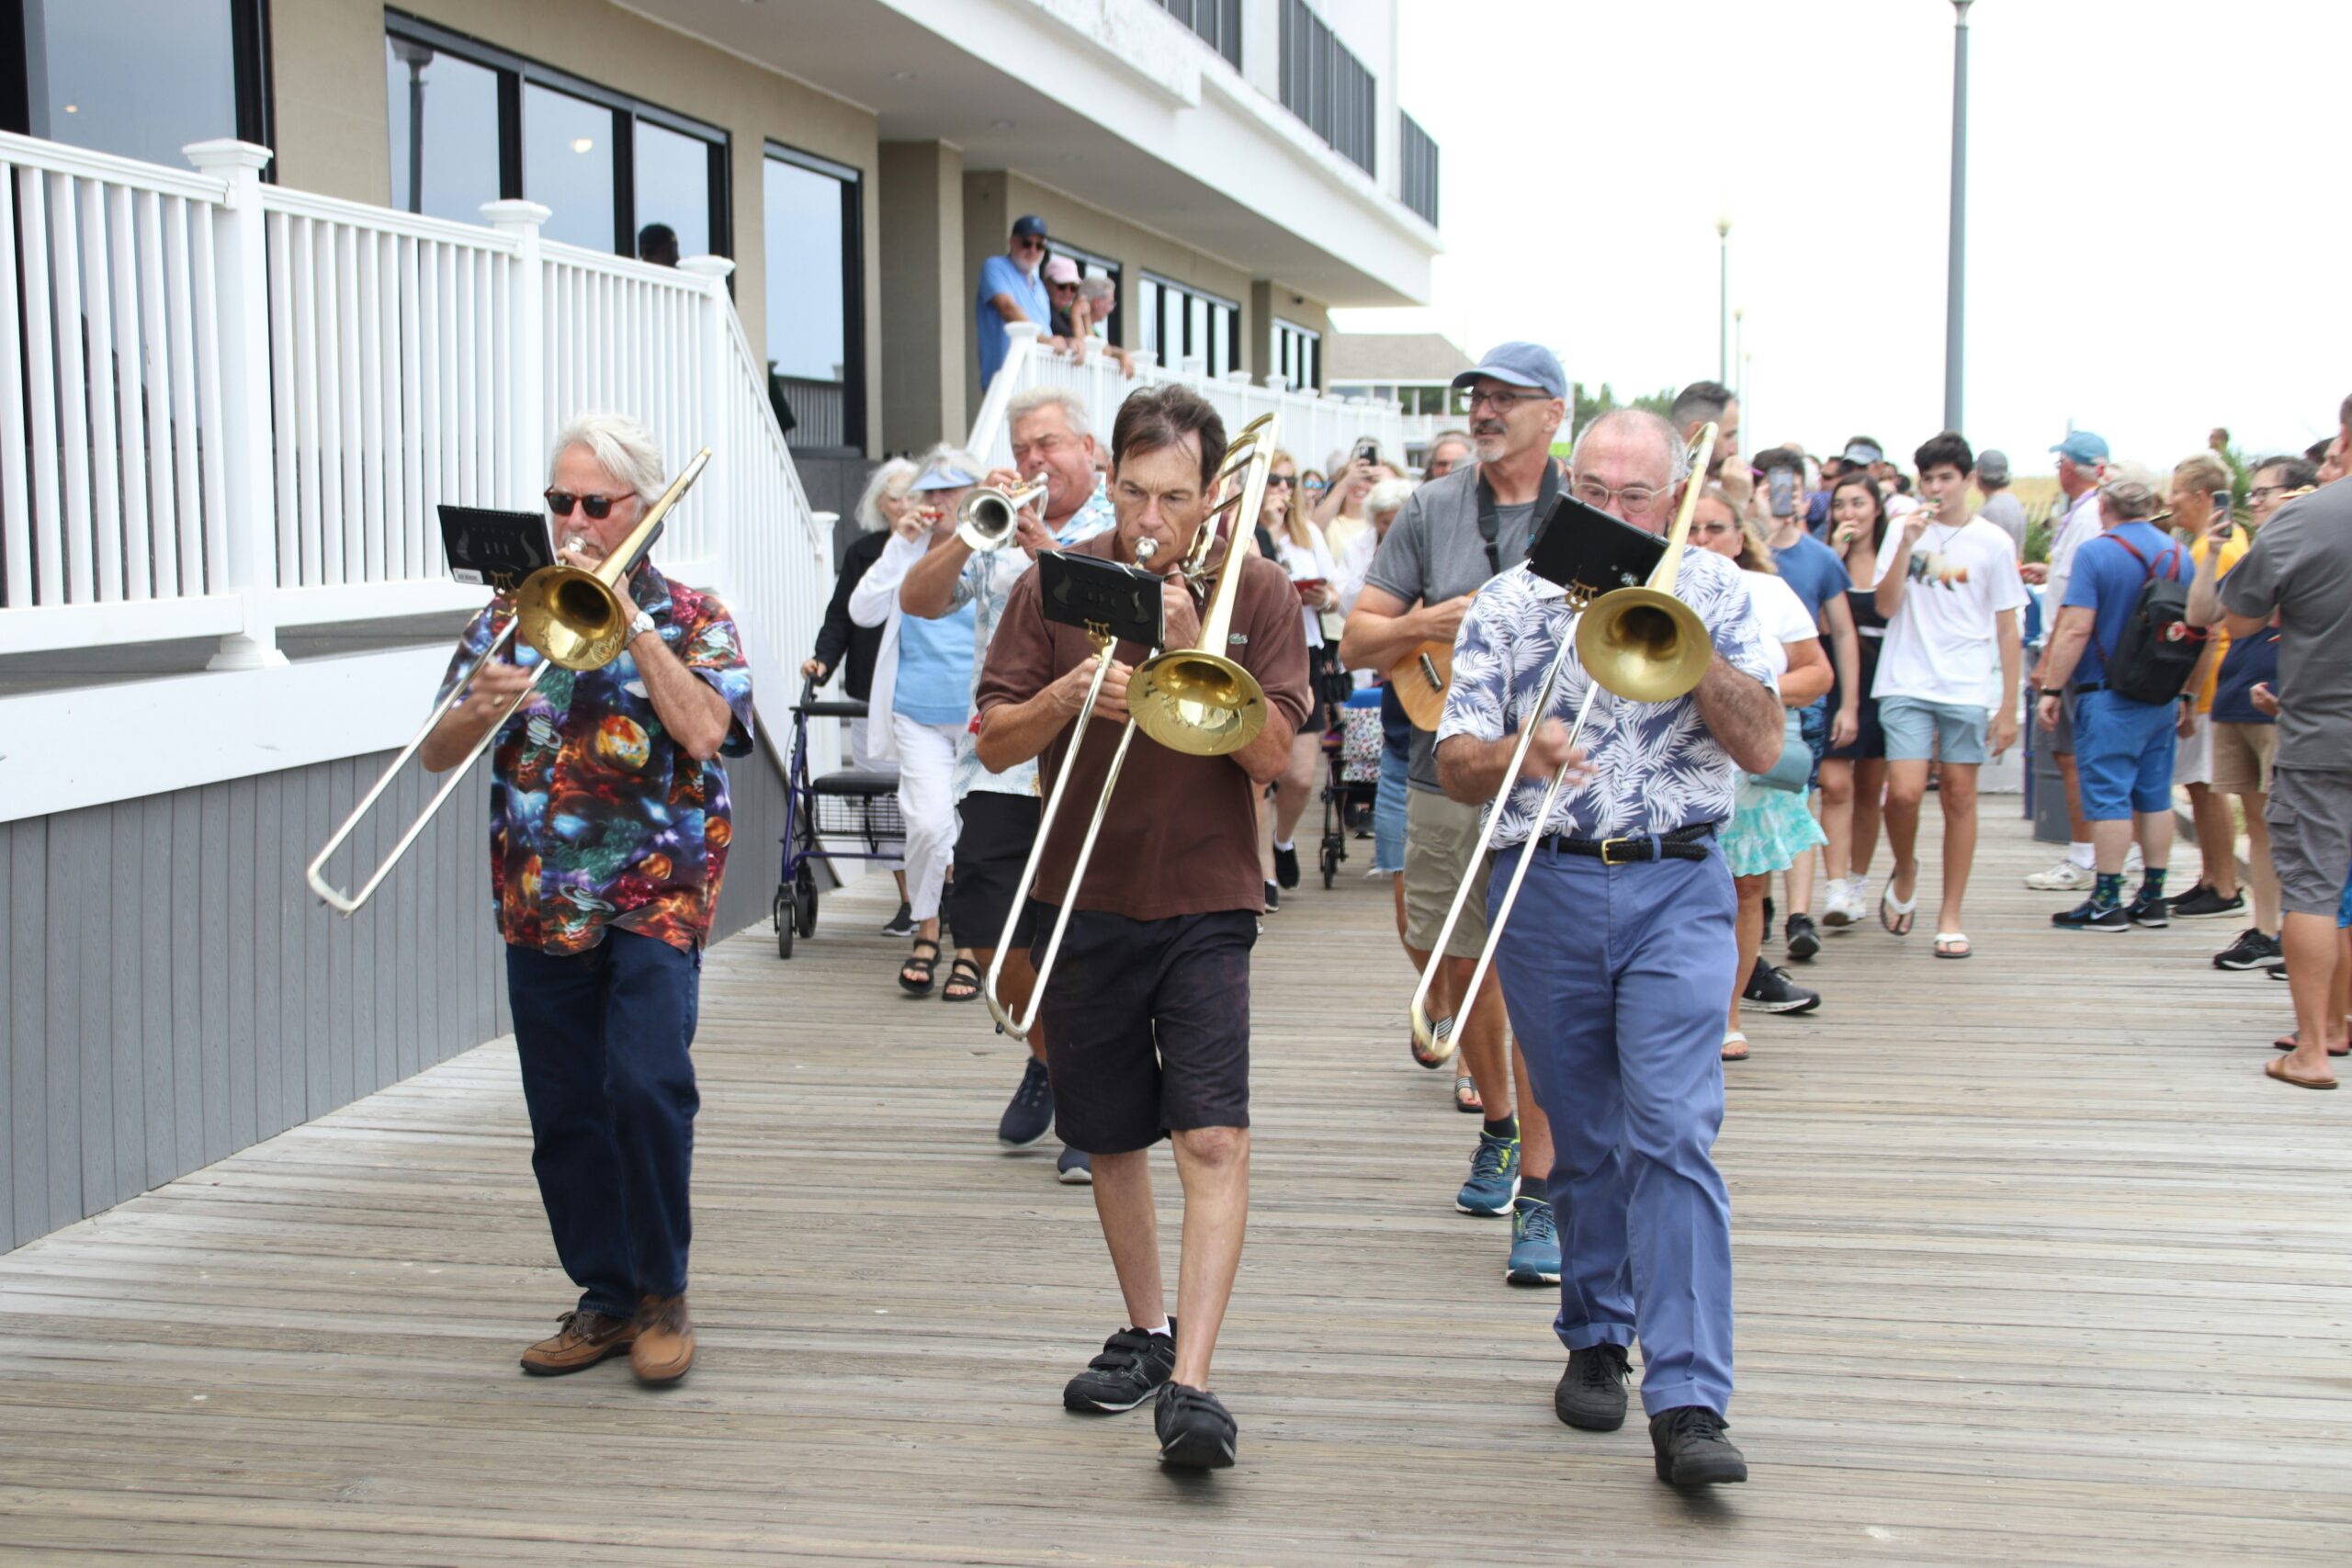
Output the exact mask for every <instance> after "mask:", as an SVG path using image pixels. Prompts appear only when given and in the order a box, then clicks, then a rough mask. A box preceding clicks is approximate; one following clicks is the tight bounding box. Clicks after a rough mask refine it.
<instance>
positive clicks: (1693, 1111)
mask: <svg viewBox="0 0 2352 1568" xmlns="http://www.w3.org/2000/svg"><path fill="white" fill-rule="evenodd" d="M1690 462H1691V454H1690V452H1689V451H1688V450H1687V449H1686V448H1685V447H1684V446H1683V445H1682V442H1681V440H1680V438H1679V435H1678V434H1677V433H1676V431H1675V429H1674V427H1673V426H1672V425H1671V424H1669V423H1667V422H1666V421H1665V420H1663V419H1660V418H1659V417H1658V416H1657V415H1655V414H1652V413H1647V412H1641V411H1638V410H1621V411H1618V412H1612V413H1608V414H1604V415H1602V416H1601V417H1600V419H1598V420H1596V421H1594V422H1593V423H1592V424H1591V426H1589V428H1588V429H1587V430H1586V432H1585V434H1584V435H1583V436H1582V438H1581V439H1579V440H1578V441H1577V446H1576V450H1575V454H1574V456H1573V457H1571V459H1570V467H1569V475H1568V481H1569V489H1570V493H1571V494H1573V495H1574V496H1575V497H1576V498H1577V499H1578V500H1580V501H1582V502H1585V503H1586V504H1588V505H1589V506H1593V507H1595V508H1598V509H1600V510H1601V511H1605V512H1608V513H1612V514H1614V515H1615V516H1617V517H1619V518H1621V519H1623V521H1625V522H1627V523H1629V524H1632V525H1634V526H1636V527H1640V528H1643V529H1645V530H1647V531H1649V532H1651V533H1653V534H1656V533H1662V532H1665V531H1666V525H1667V521H1668V518H1669V517H1670V516H1672V515H1673V514H1674V512H1675V505H1674V503H1675V502H1676V499H1677V496H1678V493H1679V491H1681V489H1682V488H1683V486H1684V483H1685V481H1686V479H1688V476H1689V465H1690ZM1677 542H1678V543H1679V540H1678V541H1677ZM1674 592H1675V595H1676V597H1677V598H1679V600H1680V601H1681V603H1682V604H1684V605H1687V606H1688V607H1689V609H1690V610H1691V611H1692V612H1695V614H1696V615H1697V617H1698V621H1699V623H1700V624H1702V625H1703V626H1704V628H1705V635H1706V637H1707V638H1708V639H1709V641H1710V642H1712V644H1713V648H1712V650H1711V656H1710V657H1709V659H1708V660H1707V664H1706V670H1705V673H1704V674H1703V675H1702V677H1701V678H1700V679H1699V682H1698V685H1697V686H1696V688H1695V689H1693V690H1691V691H1690V692H1689V693H1688V694H1685V695H1683V696H1679V697H1676V698H1674V699H1672V700H1670V701H1667V702H1657V703H1647V702H1631V701H1626V700H1623V699H1621V698H1618V697H1617V696H1615V695H1614V694H1611V692H1609V691H1606V690H1604V691H1601V692H1600V693H1599V694H1597V700H1596V701H1594V702H1593V704H1592V706H1591V708H1590V710H1589V717H1588V719H1587V728H1586V729H1585V730H1584V732H1583V737H1582V741H1583V743H1582V745H1581V746H1579V747H1577V748H1576V749H1574V750H1571V748H1570V745H1569V741H1570V735H1569V732H1568V730H1567V728H1566V727H1565V726H1564V725H1563V723H1562V721H1561V717H1560V716H1561V715H1562V714H1566V713H1575V712H1577V711H1578V708H1579V706H1580V705H1582V704H1583V703H1584V702H1585V701H1586V699H1587V697H1588V694H1589V687H1590V682H1591V676H1590V675H1589V672H1588V671H1587V670H1586V669H1585V667H1584V663H1583V660H1581V659H1580V658H1579V657H1578V655H1577V652H1576V651H1575V650H1573V649H1572V650H1571V651H1570V652H1569V653H1568V655H1567V659H1566V663H1565V665H1564V666H1563V667H1562V669H1561V671H1560V675H1559V679H1558V682H1557V684H1556V686H1555V688H1554V694H1553V700H1552V702H1551V705H1550V706H1549V707H1548V709H1547V710H1546V711H1545V712H1544V713H1541V714H1531V713H1529V712H1528V711H1527V709H1528V707H1529V706H1531V705H1532V703H1533V702H1534V700H1535V698H1536V694H1537V692H1538V690H1539V688H1541V686H1542V684H1543V682H1544V672H1545V671H1547V670H1548V669H1550V668H1551V666H1552V663H1553V660H1554V658H1555V654H1556V653H1558V652H1559V650H1560V649H1561V645H1562V642H1563V640H1564V639H1566V638H1570V637H1573V635H1574V623H1575V620H1576V616H1575V615H1574V614H1573V613H1572V612H1571V611H1570V610H1569V608H1568V606H1567V605H1566V604H1565V603H1564V595H1563V592H1562V590H1561V589H1560V588H1559V587H1557V586H1555V585H1554V584H1551V583H1548V582H1546V581H1544V580H1543V579H1541V578H1539V577H1537V576H1535V575H1534V574H1533V573H1532V571H1530V570H1528V569H1527V568H1526V567H1524V566H1521V567H1518V568H1515V569H1513V570H1510V571H1507V572H1505V573H1503V574H1502V575H1501V576H1500V577H1498V578H1497V579H1496V580H1495V581H1493V582H1491V583H1489V584H1488V585H1487V588H1486V589H1485V590H1484V591H1483V592H1481V593H1480V594H1479V595H1478V597H1477V599H1476V602H1475V603H1474V604H1472V605H1471V607H1470V610H1469V612H1468V614H1467V615H1465V616H1464V619H1463V623H1462V630H1461V636H1460V638H1459V640H1458V641H1457V642H1456V644H1455V652H1454V664H1453V687H1452V689H1451V691H1450V692H1449V693H1448V694H1447V698H1446V704H1445V716H1444V717H1443V719H1442V721H1441V722H1440V724H1439V726H1438V730H1437V762H1438V776H1439V779H1440V781H1441V782H1442V784H1443V785H1444V787H1445V791H1446V794H1447V795H1450V796H1452V797H1453V799H1454V800H1456V801H1459V802H1462V803H1464V804H1465V805H1468V804H1473V803H1478V802H1483V801H1486V800H1488V799H1490V798H1494V797H1497V796H1498V795H1501V794H1502V792H1503V787H1504V784H1505V775H1506V774H1507V773H1509V772H1510V767H1511V760H1512V756H1513V753H1514V750H1515V749H1516V746H1517V743H1518V732H1519V731H1520V730H1521V729H1522V728H1524V727H1525V726H1527V725H1529V724H1533V725H1535V726H1537V728H1536V731H1535V733H1534V735H1533V736H1532V738H1531V739H1530V744H1529V749H1528V750H1527V751H1526V753H1525V757H1524V761H1523V764H1522V766H1521V770H1520V775H1521V776H1520V777H1519V778H1518V779H1517V780H1516V781H1513V782H1512V784H1510V789H1509V792H1508V796H1507V798H1503V799H1499V800H1498V802H1497V807H1498V811H1499V812H1500V816H1499V818H1498V822H1497V824H1496V829H1495V834H1494V841H1495V845H1496V850H1497V854H1496V863H1495V869H1494V873H1493V876H1494V881H1493V884H1492V886H1493V887H1494V889H1495V890H1496V891H1497V893H1499V892H1500V891H1501V890H1502V889H1503V887H1504V886H1505V884H1506V882H1507V880H1508V879H1509V877H1510V874H1511V873H1512V872H1513V871H1514V869H1515V868H1516V867H1517V864H1518V863H1519V861H1520V860H1521V857H1523V856H1529V855H1532V856H1533V857H1534V859H1533V860H1532V863H1531V864H1530V865H1529V867H1528V874H1527V876H1526V880H1525V884H1524V886H1523V888H1522V889H1521V897H1522V899H1523V903H1522V904H1521V907H1520V908H1519V913H1518V915H1517V918H1516V919H1514V920H1510V921H1509V922H1508V923H1505V914H1506V911H1505V910H1503V909H1502V908H1500V900H1499V899H1498V900H1497V908H1496V909H1495V912H1494V913H1493V914H1492V915H1491V916H1490V919H1493V920H1494V921H1495V922H1496V924H1497V925H1498V928H1500V930H1499V934H1498V939H1497V940H1498V950H1497V953H1496V964H1497V966H1498V969H1499V970H1500V972H1501V975H1502V990H1503V998H1504V1001H1505V1004H1506V1005H1507V1007H1508V1009H1509V1010H1510V1023H1511V1028H1512V1030H1513V1032H1515V1033H1516V1034H1517V1036H1518V1038H1519V1042H1520V1044H1521V1048H1522V1050H1523V1051H1524V1053H1525V1056H1526V1062H1527V1069H1528V1075H1529V1077H1530V1078H1531V1079H1532V1089H1533V1091H1534V1095H1535V1098H1536V1100H1537V1102H1538V1103H1539V1104H1541V1105H1542V1106H1543V1107H1544V1109H1545V1110H1546V1111H1549V1112H1550V1115H1551V1119H1552V1135H1553V1139H1554V1142H1555V1149H1556V1154H1555V1164H1554V1165H1553V1167H1552V1173H1551V1174H1552V1180H1551V1199H1552V1202H1553V1203H1554V1205H1555V1212H1556V1213H1557V1214H1558V1216H1559V1222H1558V1223H1559V1229H1560V1241H1561V1269H1560V1314H1559V1317H1558V1319H1557V1321H1556V1323H1555V1329H1556V1331H1557V1332H1558V1334H1559V1336H1560V1339H1561V1342H1562V1343H1563V1344H1565V1345H1566V1347H1567V1348H1568V1367H1567V1371H1566V1374H1565V1375H1564V1376H1563V1377H1562V1378H1561V1380H1560V1383H1559V1387H1558V1389H1557V1391H1556V1393H1555V1396H1554V1408H1555V1411H1556V1413H1557V1414H1558V1416H1559V1417H1560V1419H1561V1420H1563V1421H1565V1422H1566V1423H1567V1424H1568V1425H1570V1426H1572V1427H1583V1428H1586V1429H1588V1430H1594V1431H1611V1430H1614V1429H1615V1428H1616V1427H1619V1426H1622V1425H1623V1422H1624V1419H1625V1408H1626V1396H1625V1380H1626V1377H1627V1375H1628V1359H1627V1351H1628V1348H1630V1346H1631V1345H1632V1343H1633V1341H1634V1337H1635V1335H1636V1333H1638V1334H1639V1336H1640V1338H1641V1343H1642V1357H1643V1378H1642V1403H1643V1406H1644V1408H1645V1411H1646V1412H1647V1413H1648V1415H1649V1418H1650V1439H1651V1443H1652V1446H1653V1448H1654V1450H1656V1454H1657V1472H1658V1476H1659V1478H1660V1479H1661V1480H1665V1481H1668V1482H1671V1483H1675V1484H1678V1485H1688V1484H1696V1483H1709V1482H1724V1481H1744V1480H1746V1479H1747V1462H1746V1461H1745V1460H1743V1459H1742V1458H1741V1456H1740V1454H1739V1450H1737V1449H1736V1448H1734V1447H1733V1446H1732V1445H1731V1443H1730V1442H1729V1441H1728V1440H1727V1439H1726V1438H1724V1435H1723V1432H1724V1419H1723V1417H1724V1409H1725V1407H1726V1406H1727V1405H1728V1404H1729V1402H1730V1398H1731V1387H1732V1380H1731V1371H1732V1297H1731V1211H1730V1205H1729V1201H1728V1199H1727V1197H1726V1195H1725V1192H1724V1183H1723V1179H1722V1177H1721V1176H1719V1175H1718V1174H1717V1173H1716V1170H1715V1167H1714V1162H1713V1158H1712V1157H1711V1155H1710V1151H1711V1150H1712V1148H1713V1145H1714V1140H1715V1134H1716V1132H1717V1130H1718V1129H1719V1128H1720V1127H1721V1125H1722V1122H1723V1111H1724V1086H1723V1067H1722V1063H1721V1059H1720V1048H1721V1044H1722V1038H1723V998H1724V997H1725V996H1727V995H1729V994H1730V991H1731V983H1732V971H1733V969H1734V968H1735V967H1736V963H1737V956H1736V955H1737V943H1736V937H1735V934H1734V930H1733V921H1734V917H1735V914H1736V908H1737V898H1736V895H1735V893H1734V891H1733V888H1732V879H1731V874H1730V873H1729V871H1728V869H1727V868H1726V867H1725V865H1724V861H1723V858H1722V856H1720V855H1719V854H1716V853H1714V852H1713V848H1712V845H1711V843H1710V840H1711V839H1712V838H1713V832H1714V828H1715V824H1717V823H1718V822H1720V821H1721V820H1723V819H1724V818H1726V817H1728V816H1729V815H1730V814H1731V807H1732V791H1733V785H1734V784H1735V782H1736V779H1737V776H1738V773H1739V770H1741V769H1747V770H1749V771H1751V772H1762V771H1764V770H1765V769H1768V768H1770V766H1771V764H1772V762H1773V761H1774V759H1775V758H1776V757H1777V756H1778V755H1779V752H1780V748H1781V728H1782V724H1781V706H1780V700H1779V697H1778V695H1777V694H1776V693H1775V692H1774V690H1773V685H1772V681H1773V677H1772V673H1771V665H1770V662H1769V661H1768V659H1769V656H1768V653H1767V651H1766V647H1765V643H1764V639H1763V637H1762V634H1761V633H1760V631H1759V630H1758V625H1757V621H1756V618H1755V615H1754V614H1753V612H1752V611H1751V610H1750V609H1749V607H1748V601H1747V591H1746V589H1745V587H1744V585H1743V584H1742V582H1741V581H1740V578H1739V574H1738V572H1737V570H1735V569H1734V568H1733V566H1732V564H1731V562H1730V561H1729V560H1728V559H1727V558H1724V557H1723V556H1720V555H1717V554H1714V553H1713V552H1711V551H1707V550H1695V549H1693V550H1685V551H1684V552H1683V554H1682V556H1681V558H1680V566H1679V576H1678V578H1677V580H1676V584H1675V590H1674ZM1598 603H1599V604H1607V603H1608V601H1607V600H1606V599H1605V598H1604V599H1601V600H1600V601H1598ZM1652 614H1655V613H1654V612H1653V613H1652ZM1661 618H1662V617H1661ZM1603 674H1604V677H1605V678H1614V677H1613V676H1611V673H1610V672H1607V671H1604V672H1603ZM1620 683H1623V682H1622V681H1621V682H1620ZM1563 769H1566V783H1567V786H1568V787H1567V789H1566V791H1565V792H1564V793H1562V794H1561V795H1559V796H1558V798H1557V803H1556V805H1555V807H1554V808H1553V810H1552V811H1551V813H1550V815H1549V817H1548V818H1547V819H1546V820H1544V821H1543V822H1541V823H1537V822H1534V821H1532V820H1531V819H1530V818H1532V816H1533V815H1534V813H1535V810H1536V808H1537V807H1538V804H1539V802H1540V801H1541V799H1542V798H1543V795H1544V786H1545V784H1546V783H1547V782H1548V781H1550V780H1551V779H1552V778H1553V776H1554V775H1555V773H1559V772H1560V771H1561V770H1563Z"/></svg>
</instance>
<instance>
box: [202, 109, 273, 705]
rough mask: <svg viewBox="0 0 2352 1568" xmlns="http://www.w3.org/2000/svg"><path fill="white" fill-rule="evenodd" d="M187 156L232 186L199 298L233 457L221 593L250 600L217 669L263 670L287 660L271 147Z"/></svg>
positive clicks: (226, 449)
mask: <svg viewBox="0 0 2352 1568" xmlns="http://www.w3.org/2000/svg"><path fill="white" fill-rule="evenodd" d="M180 151H181V152H182V153H183V154H185V155H186V156H187V161H188V162H189V163H191V164H195V165H196V166H197V167H198V169H200V170H202V171H203V172H204V173H206V174H208V175H213V176H215V177H217V178H219V179H220V180H222V181H224V182H226V184H227V186H228V197H227V199H226V200H225V201H223V202H222V203H221V204H220V206H219V207H217V208H215V209H213V213H212V255H213V276H214V279H215V294H214V298H212V299H209V300H202V299H200V300H198V302H197V307H196V308H197V310H198V311H203V310H208V309H209V310H212V311H213V312H214V317H215V320H216V321H218V323H219V333H220V405H221V406H220V418H221V428H220V431H219V432H218V433H217V436H218V439H219V440H220V445H221V450H222V453H223V456H224V457H225V459H226V460H225V461H224V463H223V464H222V468H223V469H224V470H225V473H226V480H225V483H224V485H223V491H224V493H223V496H222V500H223V502H224V507H223V511H222V516H223V517H224V518H225V519H226V526H227V528H228V534H229V536H228V538H227V539H225V540H224V541H222V544H223V546H224V548H223V550H222V552H221V555H222V558H223V560H224V561H225V562H226V567H227V570H226V576H227V579H228V581H225V582H212V583H207V584H206V585H205V586H206V587H207V588H208V589H209V591H210V592H215V593H234V594H236V595H237V596H238V597H239V598H240V599H241V600H242V601H243V614H244V627H243V630H242V631H238V632H235V633H232V635H230V636H228V637H222V638H221V639H220V650H219V651H218V652H216V653H214V654H213V656H212V660H211V663H210V668H212V669H215V670H260V669H266V668H268V667H269V666H272V665H277V664H283V663H285V662H286V661H287V660H286V655H285V654H284V653H282V652H280V651H279V650H278V647H277V604H276V600H277V499H278V498H277V485H276V480H275V479H274V477H273V474H274V465H273V461H272V448H271V445H270V442H271V427H270V406H269V402H270V392H269V276H268V262H267V259H266V237H265V233H264V223H263V218H262V209H261V172H262V169H263V168H264V167H265V166H266V165H267V164H268V163H269V160H270V151H269V149H268V148H266V147H260V146H255V145H254V143H252V142H250V141H233V140H223V141H198V142H194V143H191V144H190V145H188V146H187V147H183V148H181V149H180Z"/></svg>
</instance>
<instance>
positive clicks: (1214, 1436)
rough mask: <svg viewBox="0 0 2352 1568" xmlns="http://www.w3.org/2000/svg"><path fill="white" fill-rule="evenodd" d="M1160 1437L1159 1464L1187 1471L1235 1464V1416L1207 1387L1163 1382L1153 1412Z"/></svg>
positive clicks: (1221, 1468) (1220, 1467)
mask: <svg viewBox="0 0 2352 1568" xmlns="http://www.w3.org/2000/svg"><path fill="white" fill-rule="evenodd" d="M1151 1429H1152V1430H1153V1431H1155V1432H1157V1433H1159V1462H1160V1463H1162V1464H1172V1465H1175V1466H1177V1467H1179V1468H1180V1469H1183V1470H1223V1469H1224V1468H1225V1467H1226V1466H1227V1465H1229V1464H1231V1463H1232V1462H1233V1448H1234V1442H1235V1439H1236V1437H1237V1434H1236V1432H1235V1429H1234V1426H1233V1416H1232V1413H1231V1412H1229V1411H1227V1409H1226V1407H1225V1405H1224V1404H1223V1403H1222V1402H1221V1401H1220V1400H1218V1398H1217V1396H1216V1394H1213V1393H1209V1391H1208V1390H1206V1389H1204V1388H1186V1387H1185V1386H1184V1385H1183V1384H1182V1383H1180V1382H1171V1383H1163V1384H1162V1385H1161V1386H1160V1390H1159V1404H1158V1405H1156V1406H1154V1407H1153V1410H1152V1413H1151Z"/></svg>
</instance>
